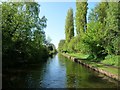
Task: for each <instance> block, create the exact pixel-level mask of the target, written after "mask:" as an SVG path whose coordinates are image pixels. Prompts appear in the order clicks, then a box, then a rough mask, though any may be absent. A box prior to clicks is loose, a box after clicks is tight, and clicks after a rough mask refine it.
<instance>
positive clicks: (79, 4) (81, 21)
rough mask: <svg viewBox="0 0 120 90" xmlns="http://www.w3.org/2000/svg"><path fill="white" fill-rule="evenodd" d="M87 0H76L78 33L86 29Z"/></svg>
mask: <svg viewBox="0 0 120 90" xmlns="http://www.w3.org/2000/svg"><path fill="white" fill-rule="evenodd" d="M87 5H88V3H87V0H82V1H79V0H76V18H75V20H76V22H75V23H76V32H77V34H78V35H80V33H82V32H85V31H86V28H87V27H86V24H87V18H86V15H87Z"/></svg>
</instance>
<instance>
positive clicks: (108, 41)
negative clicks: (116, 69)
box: [104, 2, 120, 54]
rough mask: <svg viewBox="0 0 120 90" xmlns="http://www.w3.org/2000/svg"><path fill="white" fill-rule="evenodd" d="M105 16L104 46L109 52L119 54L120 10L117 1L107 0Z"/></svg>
mask: <svg viewBox="0 0 120 90" xmlns="http://www.w3.org/2000/svg"><path fill="white" fill-rule="evenodd" d="M108 5H109V8H108V9H107V18H106V27H105V28H106V33H105V34H106V35H105V38H104V40H105V47H106V50H107V51H108V53H109V54H120V49H119V43H120V40H119V39H120V27H119V25H118V24H119V20H120V11H119V7H118V6H119V3H118V2H109V3H108Z"/></svg>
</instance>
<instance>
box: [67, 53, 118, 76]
mask: <svg viewBox="0 0 120 90" xmlns="http://www.w3.org/2000/svg"><path fill="white" fill-rule="evenodd" d="M68 55H70V56H73V57H76V58H78V59H86V60H82V61H83V62H84V63H87V64H89V65H91V66H93V67H95V68H98V69H102V70H104V71H107V72H109V73H112V74H115V75H118V73H119V72H118V68H113V67H111V66H113V65H114V66H118V65H119V64H118V58H119V57H120V56H107V57H106V58H105V60H102V61H101V63H102V64H101V63H97V62H93V61H90V60H87V57H88V56H89V55H85V54H80V53H68ZM119 62H120V61H119ZM106 64H107V65H106ZM108 65H111V66H108Z"/></svg>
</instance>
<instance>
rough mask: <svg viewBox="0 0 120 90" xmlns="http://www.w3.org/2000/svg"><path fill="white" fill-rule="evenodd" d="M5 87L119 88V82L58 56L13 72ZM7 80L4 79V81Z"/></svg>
mask: <svg viewBox="0 0 120 90" xmlns="http://www.w3.org/2000/svg"><path fill="white" fill-rule="evenodd" d="M11 74H12V75H10V74H8V75H10V76H8V77H10V80H8V81H10V82H8V83H4V82H3V85H4V87H5V85H6V87H7V86H8V85H10V86H11V87H15V88H16V87H17V88H18V87H20V88H21V87H22V88H117V87H118V82H117V81H116V80H114V79H111V78H109V77H107V76H105V75H103V74H100V73H98V72H94V71H93V70H91V69H88V68H86V67H84V66H83V65H81V64H78V63H75V62H73V61H72V60H70V59H68V58H66V57H64V56H63V55H61V54H57V55H55V56H54V57H52V58H49V59H48V60H47V62H45V63H41V64H37V65H33V66H31V67H30V68H29V69H25V70H21V71H20V70H19V72H12V73H11ZM5 80H6V82H7V79H4V81H5Z"/></svg>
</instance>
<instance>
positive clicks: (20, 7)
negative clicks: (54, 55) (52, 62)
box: [1, 2, 48, 66]
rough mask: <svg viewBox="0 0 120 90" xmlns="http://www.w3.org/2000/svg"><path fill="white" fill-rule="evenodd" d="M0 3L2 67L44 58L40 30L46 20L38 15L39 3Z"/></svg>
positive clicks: (45, 49) (41, 32) (43, 37)
mask: <svg viewBox="0 0 120 90" xmlns="http://www.w3.org/2000/svg"><path fill="white" fill-rule="evenodd" d="M1 5H2V39H3V40H2V46H3V47H2V49H3V52H2V54H3V66H4V65H15V64H16V63H19V62H24V63H25V62H26V63H32V62H40V61H42V60H44V59H45V58H47V57H48V51H47V48H46V46H45V45H44V42H45V32H44V31H43V29H44V28H45V27H46V21H47V19H46V18H45V16H43V17H42V18H40V17H39V13H40V5H39V4H38V3H36V2H18V3H15V2H2V4H1ZM43 58H44V59H43Z"/></svg>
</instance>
